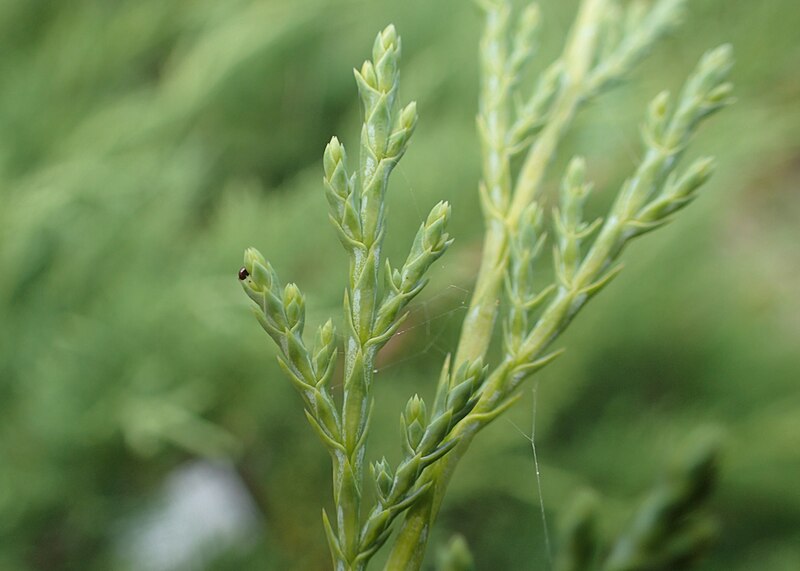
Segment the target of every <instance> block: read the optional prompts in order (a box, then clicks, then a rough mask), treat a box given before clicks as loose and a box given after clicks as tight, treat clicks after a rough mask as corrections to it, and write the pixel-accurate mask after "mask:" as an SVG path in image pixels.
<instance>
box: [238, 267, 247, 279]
mask: <svg viewBox="0 0 800 571" xmlns="http://www.w3.org/2000/svg"><path fill="white" fill-rule="evenodd" d="M249 275H250V272H248V271H247V268H245V267H241V268H239V279H240V280H242V281H244V280H246V279H247V276H249Z"/></svg>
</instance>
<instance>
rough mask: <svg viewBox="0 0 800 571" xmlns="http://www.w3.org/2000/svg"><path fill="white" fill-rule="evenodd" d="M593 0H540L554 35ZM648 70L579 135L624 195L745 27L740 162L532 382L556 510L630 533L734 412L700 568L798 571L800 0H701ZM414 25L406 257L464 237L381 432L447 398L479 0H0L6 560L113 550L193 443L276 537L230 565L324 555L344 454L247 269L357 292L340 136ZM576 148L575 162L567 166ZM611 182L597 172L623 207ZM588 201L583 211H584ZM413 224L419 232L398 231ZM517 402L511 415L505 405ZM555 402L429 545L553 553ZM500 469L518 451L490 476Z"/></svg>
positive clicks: (405, 169)
mask: <svg viewBox="0 0 800 571" xmlns="http://www.w3.org/2000/svg"><path fill="white" fill-rule="evenodd" d="M576 3H577V2H575V1H569V2H557V1H555V0H549V1H544V2H542V5H543V8H544V14H545V18H546V23H547V25H546V26H545V27H544V30H545V37H544V45H543V46H542V52H543V54H545V55H543V56H542V58H541V59H540V61H541V62H542V64H544V63H545V62H547V61H549V60H548V59H547V58H546V57H545V56H546V54H551V53H554V52H555V51H556V50H557V49H558V47H559V46H560V42H561V41H562V39H563V36H564V34H565V32H566V29H567V26H568V23H569V21H570V17H571V15H572V13H573V11H574V8H575V5H576ZM689 6H690V12H691V17H690V19H689V20H688V21H687V23H686V24H685V25H684V27H683V28H681V29H680V30H679V31H678V32H677V33H676V34H675V35H673V36H672V37H671V38H669V39H668V40H667V41H666V42H664V43H663V44H662V45H661V46H660V47H659V48H658V49H657V50H656V51H655V53H654V54H653V56H652V58H651V59H650V60H648V62H647V63H646V64H645V65H644V66H643V67H642V69H641V70H640V71H639V72H637V74H636V75H635V77H634V78H633V79H632V81H631V82H630V84H629V85H628V86H626V87H625V88H624V89H621V90H618V91H616V92H615V93H614V94H612V95H609V96H603V97H602V98H601V99H600V100H599V101H598V102H596V103H594V104H593V105H592V106H591V108H590V109H589V110H588V112H587V113H586V114H585V115H584V116H583V117H582V119H581V121H580V124H579V125H578V126H577V127H578V128H577V129H576V130H575V133H574V134H573V135H572V136H571V137H570V138H569V140H568V145H567V148H566V149H565V151H566V152H564V153H563V156H564V157H568V156H570V155H571V154H573V153H575V152H580V153H581V154H584V155H585V156H587V160H588V164H589V169H590V173H591V175H592V178H594V179H595V180H596V181H597V186H598V189H603V188H609V189H610V188H615V187H616V186H617V183H618V182H619V181H620V179H621V177H623V176H624V175H625V173H627V172H628V171H629V170H630V167H631V165H632V164H634V163H635V161H636V157H637V156H638V153H639V152H640V151H639V149H638V146H637V136H636V128H637V126H638V123H639V121H640V119H641V117H642V115H643V110H644V104H645V102H646V101H647V100H648V99H649V98H650V97H652V96H653V95H654V94H655V93H657V92H658V91H659V90H660V89H662V88H663V87H668V88H671V89H675V88H677V86H678V85H679V84H680V80H681V78H682V77H684V76H685V75H686V73H687V71H688V70H689V69H691V67H692V65H693V63H694V61H695V60H696V59H697V57H698V56H699V55H700V54H701V53H702V52H703V51H704V50H705V49H706V48H707V47H710V46H713V45H716V44H718V43H721V42H723V41H729V42H731V43H733V44H734V45H735V48H736V53H737V67H736V70H735V74H734V81H735V82H736V85H737V95H738V98H739V101H738V103H737V104H736V105H735V106H734V107H732V108H731V109H730V110H729V111H727V112H726V114H725V116H724V117H721V118H719V119H718V120H716V121H715V122H714V124H713V125H711V126H710V127H709V128H707V129H705V130H704V131H703V133H702V138H703V139H704V141H703V142H702V144H698V145H697V147H698V148H703V149H704V151H705V152H711V153H713V154H715V155H717V156H718V157H719V160H720V166H719V170H718V175H717V176H716V177H715V178H714V180H713V181H712V183H711V184H710V186H709V188H708V189H706V191H705V192H704V195H703V196H702V197H701V198H700V200H699V201H698V203H697V204H696V205H695V206H694V207H693V208H692V209H691V210H690V212H688V213H687V214H686V215H685V216H683V217H682V218H681V220H680V221H678V222H676V223H675V225H674V226H673V227H672V228H670V229H668V230H665V231H663V232H661V233H659V234H658V235H654V236H652V237H649V238H647V240H649V241H650V243H649V244H647V246H645V247H642V245H636V246H635V247H633V248H632V249H631V252H630V254H631V255H630V256H629V258H628V263H627V268H626V270H625V272H624V273H623V274H622V276H621V277H620V278H619V279H618V281H617V283H615V284H614V287H612V288H609V290H608V291H606V292H604V294H603V296H602V297H601V299H599V300H598V301H597V302H595V304H594V305H595V306H594V308H593V309H590V310H589V311H588V312H587V313H586V314H585V315H583V316H581V318H580V319H579V320H578V322H577V323H576V324H575V325H574V326H573V328H572V332H571V333H570V334H569V335H568V339H566V340H565V341H564V344H565V345H566V346H567V347H568V348H569V351H568V353H567V356H565V357H564V358H562V360H561V362H559V363H557V364H555V365H553V366H552V368H551V369H549V370H548V371H547V372H546V373H544V374H543V375H542V377H541V380H540V382H539V385H538V386H539V389H538V398H537V423H538V424H537V433H536V434H537V445H538V446H539V450H538V451H539V455H540V460H542V461H543V462H544V466H543V471H542V476H543V488H544V500H545V507H546V509H547V513H548V515H549V516H552V517H551V522H552V521H555V520H554V518H555V515H556V514H557V513H558V512H559V511H560V510H559V508H561V507H565V506H566V505H567V503H568V501H569V499H570V498H571V497H573V495H574V494H575V493H576V491H577V490H579V489H581V488H586V487H590V488H593V489H594V490H596V491H597V492H598V493H599V494H600V495H601V496H602V497H603V501H602V505H603V510H604V511H605V513H604V522H605V525H606V526H607V527H608V529H607V530H605V531H606V532H607V533H608V534H611V533H612V532H613V531H614V530H615V529H619V528H621V527H622V526H623V525H624V523H625V521H626V519H627V517H628V516H629V515H630V513H631V509H632V507H633V505H634V500H636V499H637V497H638V495H639V494H641V492H643V490H644V489H645V488H646V487H647V485H648V484H649V483H650V481H651V480H652V479H653V477H654V476H655V473H656V471H657V466H659V465H660V464H661V463H662V459H663V458H664V457H665V456H666V455H668V453H669V452H670V451H671V450H672V449H673V448H674V447H675V446H676V445H677V444H679V443H680V442H682V441H683V439H684V437H685V435H686V434H687V433H688V432H690V430H691V429H692V428H693V427H695V426H696V425H698V424H702V423H707V422H713V423H717V424H720V425H722V426H723V427H724V428H725V430H726V432H727V439H726V441H727V447H726V451H725V454H724V456H723V460H724V461H723V477H722V481H721V485H720V491H719V494H718V496H717V498H716V501H715V504H714V508H715V509H716V511H717V512H718V513H719V514H720V517H721V520H722V522H723V528H722V541H721V543H720V545H719V546H718V548H717V549H716V550H715V551H714V553H713V554H712V555H711V557H710V558H709V559H708V560H707V561H706V562H705V563H704V567H703V568H707V569H723V568H724V569H733V570H737V569H742V570H744V569H753V568H759V569H767V570H776V571H777V570H783V569H787V570H788V569H796V568H797V567H798V566H800V549H798V548H797V545H798V544H800V535H798V534H799V533H800V532H798V529H800V489H798V487H797V484H796V479H797V474H798V473H800V396H798V395H800V392H799V391H798V385H797V383H798V377H799V376H800V352H798V350H797V339H798V336H800V301H798V299H797V296H796V295H793V293H794V292H796V291H798V290H800V250H798V247H797V246H798V243H800V231H798V220H800V196H798V193H797V188H798V186H799V184H800V167H799V166H798V165H799V164H800V108H798V106H797V104H796V101H797V99H798V96H800V79H799V78H798V75H797V73H796V63H797V61H799V60H800V43H798V42H797V40H796V22H797V21H798V18H800V8H798V7H797V5H796V3H795V2H794V1H793V0H771V1H770V2H760V3H754V2H745V1H744V0H735V1H731V0H696V1H694V2H691V3H690V4H689ZM387 22H394V23H395V24H396V25H397V27H398V29H399V30H400V31H401V33H402V34H403V42H404V51H405V56H404V62H405V64H404V68H403V82H404V83H403V93H404V94H405V95H406V96H407V97H413V98H415V99H416V100H417V101H418V102H419V111H420V123H419V126H418V129H417V134H416V135H415V140H414V142H413V144H412V145H411V149H410V151H409V153H408V154H407V156H406V158H405V159H404V164H403V165H401V167H399V170H398V173H397V175H398V176H396V177H395V180H394V182H393V184H392V187H391V189H390V197H389V207H390V213H389V216H390V218H389V233H390V236H392V237H393V238H392V239H391V240H389V241H388V242H387V245H388V247H389V251H388V252H387V253H388V255H389V257H390V258H392V259H393V260H399V259H400V258H401V256H402V255H403V253H404V252H402V251H399V250H397V251H392V250H391V245H392V244H394V245H396V246H399V247H402V245H403V244H407V243H409V242H410V239H411V236H412V235H413V233H414V231H415V230H416V228H417V226H418V225H419V222H420V221H421V219H422V218H423V217H424V215H425V213H426V212H427V211H428V210H429V209H430V207H431V206H432V205H433V204H435V203H436V202H437V201H438V200H440V199H447V200H449V201H450V202H451V203H452V205H453V216H452V219H451V234H452V235H453V236H454V237H455V238H456V243H455V244H454V246H453V248H452V249H451V251H450V252H449V253H448V254H447V256H446V257H445V258H443V259H442V260H440V261H439V262H437V266H436V268H434V270H435V271H434V276H433V277H434V281H433V283H431V284H430V286H428V289H427V290H426V293H425V294H424V298H423V299H422V300H421V301H419V302H417V303H416V305H415V309H413V311H412V315H411V320H410V322H409V326H408V327H409V330H408V332H407V333H405V334H403V335H401V336H400V337H398V338H397V339H396V340H395V341H393V342H392V345H390V346H389V347H387V350H386V356H385V358H384V359H385V360H384V361H383V362H381V363H379V364H378V375H377V377H376V378H377V381H378V388H377V390H378V396H379V398H378V401H377V402H378V408H377V409H376V411H375V412H376V415H375V417H376V421H375V432H374V434H375V435H376V436H375V437H374V439H373V441H372V444H371V446H372V447H373V448H374V449H376V450H378V449H381V450H385V449H390V450H398V455H399V445H398V442H399V441H398V437H397V434H396V432H397V416H398V414H399V412H400V410H401V408H402V404H403V403H404V402H405V400H406V399H407V398H408V396H409V395H410V394H412V393H413V392H415V391H417V392H420V394H423V395H425V396H429V395H431V394H432V392H433V386H434V382H435V378H436V375H437V371H436V370H435V368H436V367H437V363H439V362H440V361H441V355H442V353H443V352H445V351H448V350H451V349H452V348H453V340H454V338H455V336H456V335H457V329H456V327H457V325H458V323H459V322H460V320H461V318H463V313H464V312H463V307H464V302H465V301H466V295H467V294H466V292H467V291H468V290H469V288H470V287H471V280H472V277H473V274H474V271H475V268H476V266H477V261H478V254H479V252H478V249H479V244H480V242H479V236H480V232H481V220H480V213H479V210H478V201H477V192H476V185H477V180H478V142H477V137H476V136H475V133H474V115H475V110H476V109H475V107H476V104H475V102H476V99H477V84H478V82H477V63H476V49H477V47H476V46H477V38H478V36H479V33H480V25H481V21H480V16H479V14H478V12H477V10H476V9H475V8H474V7H473V6H472V5H471V4H470V3H469V2H466V1H464V0H437V1H436V2H430V1H426V0H410V1H407V2H390V1H389V0H380V1H375V0H260V1H259V0H249V1H245V0H229V1H226V2H216V1H213V0H170V1H163V0H161V1H156V0H118V1H115V2H108V1H105V0H72V1H70V2H61V1H58V0H5V1H4V2H2V3H0V71H2V74H0V77H1V78H2V79H0V319H1V321H0V323H1V324H0V568H2V569H8V570H10V571H14V570H28V569H31V570H34V569H36V570H38V569H48V570H51V569H52V570H61V569H72V568H81V569H86V570H93V569H97V570H100V569H109V568H119V566H120V565H121V563H120V562H119V561H117V560H116V559H115V550H114V545H115V541H116V537H117V534H118V531H119V529H120V526H122V525H124V522H125V521H126V520H127V519H128V518H130V517H131V516H132V515H133V514H136V513H137V512H138V511H139V510H140V509H141V508H142V506H143V505H146V504H147V503H148V502H149V501H151V500H152V497H153V494H154V493H155V491H156V490H157V489H158V487H159V485H160V483H161V482H162V481H163V479H164V477H165V475H167V474H168V473H170V471H171V470H173V469H174V468H175V467H176V466H180V465H182V464H183V463H185V462H186V461H188V460H190V459H192V458H197V457H207V458H214V459H225V460H226V461H230V462H232V463H233V464H234V465H235V466H236V468H237V470H238V471H239V472H240V474H242V476H243V478H244V480H245V481H246V482H248V484H249V486H250V488H251V491H252V493H253V495H254V497H255V498H256V499H257V503H258V505H259V507H260V508H261V510H262V511H263V514H264V520H265V525H264V538H263V541H260V542H258V543H256V544H255V546H251V547H249V548H247V549H246V550H244V551H243V552H239V553H232V554H229V555H226V556H225V557H223V558H222V559H221V560H220V561H219V562H218V563H217V564H216V567H217V568H220V569H227V568H234V567H235V568H238V569H249V568H253V569H256V568H259V569H260V568H264V566H265V565H266V566H267V567H268V568H275V569H317V568H324V567H325V566H326V565H327V564H328V563H327V561H328V556H327V553H326V547H325V540H324V537H323V532H322V528H321V526H320V524H319V504H320V502H322V501H325V500H326V499H327V498H328V497H329V495H330V491H329V489H328V483H327V482H328V478H329V474H328V467H327V459H326V458H325V455H324V453H322V451H321V450H320V449H319V447H318V445H317V443H316V441H315V440H314V439H313V438H312V437H311V436H309V434H308V432H307V429H306V427H305V425H304V424H305V420H304V419H303V417H302V414H301V413H300V403H299V402H297V400H296V396H295V395H294V394H293V392H292V390H291V387H290V386H289V384H288V383H286V382H285V380H284V379H283V378H282V377H281V375H280V371H279V370H278V367H277V364H276V363H275V359H274V354H273V351H274V350H273V349H272V347H271V346H270V345H269V344H267V343H266V342H265V339H264V336H263V335H262V334H261V333H260V331H258V326H257V325H256V324H254V323H253V322H252V320H251V319H250V316H249V314H248V311H247V307H246V302H245V300H243V299H242V296H241V293H240V291H239V286H238V284H237V283H236V277H235V272H236V270H237V268H238V261H239V259H240V252H241V250H242V248H243V247H244V246H246V245H251V244H252V245H256V246H258V247H259V248H260V249H261V250H262V251H263V252H264V253H265V254H267V255H268V257H269V258H270V260H271V261H272V262H273V264H274V265H275V266H276V268H277V269H278V270H279V271H280V272H281V273H282V274H283V275H287V276H288V275H291V276H292V277H293V279H295V280H296V281H297V282H298V283H299V284H300V285H301V287H302V288H303V289H304V291H305V292H307V294H308V300H309V301H308V303H309V321H312V322H315V323H314V325H315V324H316V322H319V321H321V320H322V319H324V318H325V317H327V315H328V314H336V313H338V312H337V309H336V308H337V307H339V305H340V302H341V291H340V290H339V289H338V286H335V285H334V284H341V283H343V282H344V274H345V270H346V260H345V257H344V256H343V255H342V254H341V253H339V247H338V244H337V243H336V240H335V239H334V234H333V230H332V229H331V228H330V227H329V225H328V224H327V220H326V214H325V201H324V198H323V190H322V184H321V177H322V164H321V155H322V150H323V148H324V145H325V143H326V142H327V141H328V139H329V137H330V135H331V134H333V133H341V134H344V135H345V137H344V138H346V139H348V140H353V139H354V138H355V134H356V130H357V128H358V106H357V98H356V91H355V86H354V83H353V80H352V75H351V72H350V70H351V68H352V67H353V66H354V65H357V64H359V63H360V61H361V60H362V59H363V55H364V53H366V50H367V48H368V47H369V46H370V45H371V40H372V38H373V37H374V34H375V32H376V31H377V30H379V29H381V28H382V27H383V26H384V25H385V24H386V23H387ZM562 169H563V161H562V163H559V164H557V165H556V166H555V168H554V169H553V171H552V181H551V185H550V186H551V188H552V189H555V188H556V182H557V180H558V178H559V176H558V174H559V173H560V172H561V170H562ZM610 194H611V193H610V192H606V193H603V192H598V193H597V196H596V198H595V200H596V202H595V203H594V207H596V208H597V209H598V210H599V207H600V206H601V204H602V203H603V201H604V200H605V201H607V200H608V199H609V197H610ZM591 207H592V205H591V204H590V209H591ZM395 238H396V239H395ZM512 422H513V424H512ZM530 422H531V401H530V400H528V401H527V404H523V405H521V406H519V407H517V410H515V413H514V415H513V418H512V419H511V422H509V421H505V420H501V421H500V422H498V423H496V425H494V426H493V427H491V428H490V429H489V430H487V432H486V433H485V434H483V435H481V437H480V438H478V440H477V441H476V443H475V446H474V450H473V451H472V452H471V453H470V454H469V455H468V456H467V458H466V460H465V465H463V466H462V467H461V468H460V469H459V472H458V474H457V476H456V478H455V480H454V483H453V489H452V493H451V496H450V497H449V500H448V501H447V502H446V505H445V508H444V511H443V513H442V517H441V523H440V526H439V531H438V534H439V536H438V537H437V538H436V540H437V541H438V542H439V543H441V544H444V543H445V542H446V540H447V539H448V538H449V537H450V535H451V534H452V532H459V533H462V534H463V535H464V536H465V537H466V538H467V540H468V542H469V544H470V548H471V550H472V552H473V553H474V554H475V559H476V563H477V567H478V568H479V569H483V568H486V569H491V568H497V569H503V568H523V567H525V568H530V567H531V566H532V565H533V564H534V563H535V562H542V564H543V565H544V562H545V561H546V557H545V554H544V544H543V539H542V530H541V525H540V524H539V516H538V512H537V510H538V500H537V495H536V487H535V479H534V470H533V463H532V459H531V454H530V446H529V443H528V442H527V441H526V440H525V438H524V437H523V435H521V434H520V432H519V430H518V429H517V428H516V427H517V426H518V427H520V428H521V429H522V430H523V431H527V432H529V425H530ZM498 467H502V468H498Z"/></svg>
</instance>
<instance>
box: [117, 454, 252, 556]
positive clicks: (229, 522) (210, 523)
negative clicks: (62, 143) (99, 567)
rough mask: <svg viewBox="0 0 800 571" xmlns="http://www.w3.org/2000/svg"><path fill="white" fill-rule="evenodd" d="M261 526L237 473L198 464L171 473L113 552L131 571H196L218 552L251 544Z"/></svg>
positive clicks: (211, 465) (128, 527)
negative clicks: (116, 550) (156, 498)
mask: <svg viewBox="0 0 800 571" xmlns="http://www.w3.org/2000/svg"><path fill="white" fill-rule="evenodd" d="M260 527H261V522H260V520H259V517H258V512H257V509H256V506H255V504H254V503H253V500H252V498H251V496H250V494H249V492H248V491H247V489H246V488H245V486H244V484H243V483H242V481H241V479H240V478H239V476H238V474H237V473H236V472H235V471H234V470H233V469H232V468H231V467H230V466H227V465H225V464H218V463H211V462H207V461H197V462H192V463H191V464H188V465H186V466H184V467H182V468H179V469H177V470H175V471H174V472H173V473H172V474H170V476H169V477H168V478H167V480H166V481H165V482H164V489H163V491H162V492H161V493H160V498H159V501H158V503H157V505H156V506H154V507H152V508H150V509H148V510H146V511H145V513H143V514H141V515H140V516H137V517H136V518H134V520H133V521H132V522H130V523H129V524H127V525H126V526H125V529H124V531H123V533H122V534H121V535H120V537H119V549H118V553H119V556H120V558H121V559H122V560H123V561H124V564H125V567H126V568H127V569H131V570H132V571H177V570H181V571H186V570H201V569H203V568H204V567H205V564H206V562H207V561H209V559H210V558H212V557H213V556H215V555H217V554H219V553H221V552H222V551H225V550H228V549H230V548H232V547H236V546H238V545H247V544H248V543H250V542H252V541H254V540H256V539H257V535H258V533H259V528H260Z"/></svg>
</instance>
